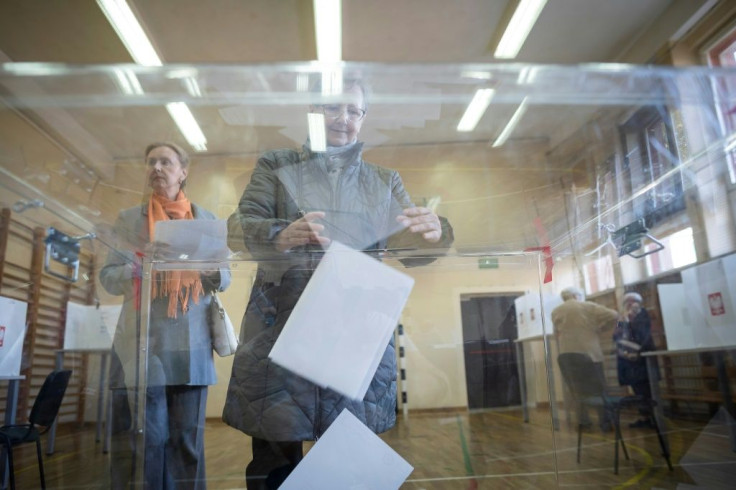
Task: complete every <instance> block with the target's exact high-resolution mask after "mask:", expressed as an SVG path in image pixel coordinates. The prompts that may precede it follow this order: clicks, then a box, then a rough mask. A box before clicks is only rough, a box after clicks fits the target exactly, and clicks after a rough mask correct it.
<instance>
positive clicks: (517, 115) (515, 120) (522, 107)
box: [493, 97, 527, 148]
mask: <svg viewBox="0 0 736 490" xmlns="http://www.w3.org/2000/svg"><path fill="white" fill-rule="evenodd" d="M526 102H527V99H526V97H524V100H522V101H521V104H519V108H518V109H516V112H514V115H513V116H511V119H509V122H508V124H506V127H505V128H503V131H501V134H500V135H499V136H498V138H496V141H494V142H493V148H496V147H499V146H501V145H503V144H504V143H506V140H507V139H509V136H511V133H512V132H513V131H514V128H515V127H516V125H517V124H519V120H520V119H521V116H523V115H524V113H525V112H526Z"/></svg>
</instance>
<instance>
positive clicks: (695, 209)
mask: <svg viewBox="0 0 736 490" xmlns="http://www.w3.org/2000/svg"><path fill="white" fill-rule="evenodd" d="M735 83H736V72H733V71H720V70H713V69H700V68H692V69H686V70H682V69H679V70H678V69H666V68H653V67H641V68H637V67H633V66H624V65H587V66H577V67H572V66H542V65H503V64H499V65H401V66H399V65H376V64H351V63H345V64H339V65H323V64H315V63H302V64H283V65H252V66H192V65H187V66H179V65H174V66H165V67H141V66H134V65H114V66H66V65H58V64H38V63H10V64H7V63H6V64H3V65H0V97H1V98H2V105H0V162H1V165H0V187H1V188H2V193H1V197H0V200H2V226H0V253H2V265H0V286H1V288H0V296H1V298H0V301H2V302H3V306H2V308H1V309H0V310H1V311H2V315H3V316H1V317H0V320H2V321H1V322H0V325H2V326H1V327H0V352H1V353H2V357H1V358H0V368H2V370H3V371H2V372H0V381H2V384H0V386H1V387H2V389H3V392H2V393H3V394H2V395H0V396H2V397H3V399H4V401H5V403H4V404H3V407H1V408H0V410H2V411H3V414H4V417H5V418H4V423H5V424H13V423H26V421H28V419H29V416H30V414H31V409H32V408H33V407H34V406H35V404H36V402H37V400H38V399H39V398H41V393H40V389H41V385H42V384H43V383H44V380H46V378H47V376H49V374H50V373H52V372H54V371H58V370H71V377H70V379H69V382H68V385H67V386H66V389H65V390H62V392H63V399H62V401H61V403H60V405H59V408H58V413H56V414H55V415H57V417H56V418H55V420H56V421H55V423H54V424H53V426H51V427H50V428H49V431H48V432H47V433H46V434H47V435H44V436H42V444H43V447H44V454H43V458H42V459H43V466H44V475H45V481H46V483H47V484H48V485H49V486H52V487H62V486H63V487H65V488H82V487H106V486H112V487H125V486H131V485H132V486H133V487H140V488H144V487H149V488H163V487H165V486H170V485H181V486H186V487H189V486H197V485H201V486H202V487H204V486H209V487H210V488H244V487H246V485H247V486H248V488H265V487H262V485H272V487H270V488H276V486H278V485H279V484H281V485H282V488H381V489H383V488H406V489H435V488H436V489H454V488H457V489H467V488H473V489H477V488H501V487H502V488H541V487H564V486H570V485H583V486H591V487H613V486H619V485H623V486H631V485H636V486H638V487H641V488H678V485H696V486H703V487H707V488H719V487H724V488H725V487H728V485H727V482H728V481H729V480H728V477H729V475H734V474H736V453H735V452H734V451H736V426H735V425H734V421H733V416H734V415H735V414H736V412H735V411H734V405H733V403H734V395H733V388H734V386H733V379H734V376H735V375H736V365H735V364H734V357H733V353H734V351H735V350H736V328H734V327H735V326H736V313H734V312H735V311H736V310H735V309H734V307H736V282H734V281H735V279H734V277H736V274H734V273H735V272H736V256H735V255H734V251H735V249H736V226H734V220H735V219H736V218H734V217H735V216H736V201H735V198H734V195H735V194H734V193H735V192H736V186H735V185H734V184H736V152H735V150H736V133H734V131H735V130H736V129H735V128H736V124H735V123H736V119H735V118H736V116H735V115H734V113H735V110H734V107H736V97H735V95H734V94H736V89H735V88H734V87H735ZM228 333H230V334H231V336H230V337H228ZM215 347H216V349H215ZM39 405H40V403H39ZM53 415H54V414H52V416H53ZM13 456H14V457H13V462H14V469H13V470H11V469H10V465H9V462H8V463H6V464H3V465H2V467H3V468H4V471H3V482H5V481H7V480H8V479H9V476H10V473H11V472H12V473H13V475H14V477H15V480H16V483H17V484H18V485H19V487H28V488H33V487H35V486H38V485H40V478H41V476H40V473H39V472H38V470H37V469H36V465H37V464H38V462H37V461H36V453H35V450H34V449H33V445H32V444H20V445H18V446H14V448H13ZM3 461H7V460H6V459H5V458H3ZM21 470H22V471H21ZM259 485H260V486H259ZM308 485H312V486H311V487H310V486H308ZM0 486H1V485H0Z"/></svg>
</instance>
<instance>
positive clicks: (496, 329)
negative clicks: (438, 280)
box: [460, 294, 521, 410]
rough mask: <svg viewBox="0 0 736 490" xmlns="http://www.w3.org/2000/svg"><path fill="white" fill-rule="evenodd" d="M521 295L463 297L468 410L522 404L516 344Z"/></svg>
mask: <svg viewBox="0 0 736 490" xmlns="http://www.w3.org/2000/svg"><path fill="white" fill-rule="evenodd" d="M517 297H518V295H476V294H473V295H461V297H460V309H461V314H462V326H463V345H464V355H465V381H466V385H467V389H468V408H469V409H471V410H472V409H482V408H498V407H509V406H518V405H520V404H521V393H520V391H519V374H518V366H517V359H516V348H515V345H514V341H515V340H516V339H517V337H518V329H517V326H516V308H515V305H514V300H515V299H516V298H517Z"/></svg>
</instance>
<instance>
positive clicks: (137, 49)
mask: <svg viewBox="0 0 736 490" xmlns="http://www.w3.org/2000/svg"><path fill="white" fill-rule="evenodd" d="M97 5H99V6H100V8H101V9H102V11H103V12H104V13H105V17H107V20H109V21H110V24H112V27H113V29H115V32H117V33H118V37H119V38H120V40H122V41H123V44H125V47H126V48H128V52H129V53H130V55H131V56H132V57H133V59H134V60H135V62H136V63H138V64H139V65H144V66H161V65H162V63H161V59H160V58H159V57H158V54H157V53H156V50H155V49H154V48H153V45H152V44H151V41H149V40H148V37H146V34H145V32H143V28H142V27H141V25H140V24H139V23H138V19H136V18H135V15H134V14H133V11H132V10H130V7H129V6H128V4H127V3H126V2H125V0H97Z"/></svg>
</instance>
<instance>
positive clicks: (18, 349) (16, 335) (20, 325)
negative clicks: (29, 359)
mask: <svg viewBox="0 0 736 490" xmlns="http://www.w3.org/2000/svg"><path fill="white" fill-rule="evenodd" d="M27 310H28V304H26V303H24V302H23V301H18V300H17V299H10V298H5V297H3V296H0V376H18V375H20V361H21V358H22V357H23V339H24V338H25V336H26V311H27Z"/></svg>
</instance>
